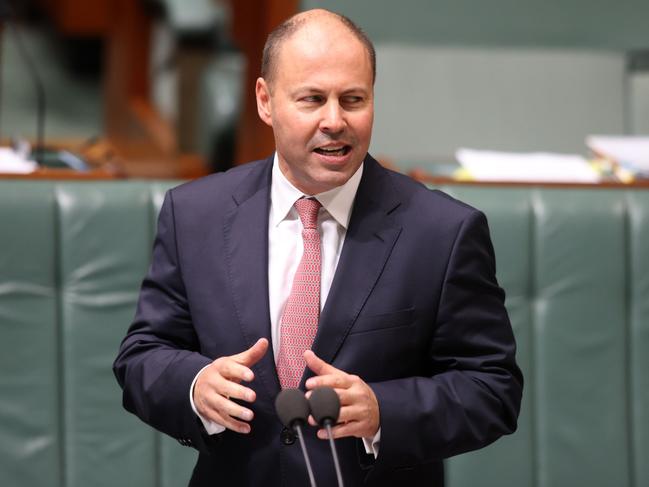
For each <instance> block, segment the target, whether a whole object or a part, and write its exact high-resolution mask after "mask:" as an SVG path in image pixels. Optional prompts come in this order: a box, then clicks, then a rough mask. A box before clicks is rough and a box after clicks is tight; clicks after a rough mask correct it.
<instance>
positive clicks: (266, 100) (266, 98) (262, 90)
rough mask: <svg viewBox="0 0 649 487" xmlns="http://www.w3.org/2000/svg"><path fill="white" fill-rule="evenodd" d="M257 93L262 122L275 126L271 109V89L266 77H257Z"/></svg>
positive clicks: (258, 110)
mask: <svg viewBox="0 0 649 487" xmlns="http://www.w3.org/2000/svg"><path fill="white" fill-rule="evenodd" d="M255 95H256V97H257V113H258V114H259V118H261V120H262V122H264V123H265V124H266V125H268V126H269V127H272V126H273V118H272V117H271V110H270V105H271V101H270V89H269V87H268V83H266V80H265V79H264V78H257V83H256V85H255Z"/></svg>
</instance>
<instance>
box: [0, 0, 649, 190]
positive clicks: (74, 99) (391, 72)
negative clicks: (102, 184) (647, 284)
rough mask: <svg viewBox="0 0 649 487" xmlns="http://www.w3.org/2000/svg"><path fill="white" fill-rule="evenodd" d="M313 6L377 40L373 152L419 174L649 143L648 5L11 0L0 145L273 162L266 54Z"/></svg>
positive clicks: (610, 0)
mask: <svg viewBox="0 0 649 487" xmlns="http://www.w3.org/2000/svg"><path fill="white" fill-rule="evenodd" d="M313 7H325V8H328V9H332V10H334V11H338V12H341V13H344V14H346V15H348V16H349V17H351V18H352V19H353V20H355V21H356V22H357V23H358V24H359V25H360V26H361V27H362V28H364V29H365V30H366V31H367V33H368V34H369V36H370V37H371V38H372V39H373V41H374V42H375V44H376V47H377V52H378V77H377V83H376V117H375V130H374V135H373V139H372V145H371V152H372V153H373V155H374V156H376V157H378V158H379V159H380V160H382V161H383V162H384V163H385V164H387V165H391V166H393V167H395V168H397V169H399V170H402V171H404V172H412V171H414V170H419V171H423V172H428V173H433V174H434V173H440V172H443V168H444V166H445V165H446V164H449V163H452V162H454V161H455V152H456V150H457V149H458V148H460V147H474V148H480V149H489V150H502V151H551V152H559V153H574V154H582V155H587V153H588V149H587V147H586V144H585V139H586V137H587V136H588V135H590V134H612V135H636V134H648V133H649V30H648V29H646V25H647V21H648V20H649V2H647V1H646V0H615V1H614V0H600V1H598V2H593V1H591V0H544V1H542V2H541V1H536V2H534V1H530V2H520V1H517V0H491V1H489V2H475V1H470V0H410V1H408V2H392V1H389V0H356V1H354V2H346V1H343V0H302V1H295V0H289V1H280V0H259V1H252V0H238V1H234V0H232V1H227V0H93V1H92V2H88V1H84V0H3V1H0V11H1V12H2V29H1V36H2V37H1V42H2V45H1V47H2V50H1V54H0V69H1V74H0V138H1V139H2V140H3V141H5V145H8V144H13V146H14V147H19V146H20V144H21V142H23V143H24V142H27V143H30V144H31V146H32V147H35V146H38V145H39V138H42V139H44V145H45V148H46V149H47V150H45V151H43V153H42V154H40V157H38V153H36V154H35V156H34V158H36V159H40V160H39V162H45V163H46V165H50V166H54V167H57V166H61V167H68V166H70V165H72V166H74V163H75V161H74V160H72V161H68V160H67V159H69V157H67V159H66V158H63V160H62V161H61V160H58V159H61V158H60V157H58V156H59V155H60V152H59V151H60V150H61V149H65V150H66V151H68V152H69V153H70V154H71V155H72V156H78V157H79V159H80V160H81V161H80V162H79V161H77V165H83V164H86V169H88V168H90V169H92V170H95V171H98V170H103V171H104V172H105V173H106V174H108V175H112V176H126V177H152V178H159V177H182V178H186V177H195V176H200V175H202V174H207V173H209V172H213V171H220V170H225V169H227V168H229V167H231V166H233V165H236V164H239V163H242V162H246V161H250V160H253V159H258V158H262V157H266V156H267V155H269V154H270V153H271V152H272V150H273V140H272V134H271V132H270V130H269V129H268V128H267V127H265V126H264V125H263V124H262V123H261V122H260V121H259V120H258V117H257V113H256V107H255V103H254V80H255V78H256V77H257V76H258V74H259V63H260V57H261V49H262V46H263V43H264V40H265V37H266V35H267V34H268V32H269V31H270V30H271V29H272V28H273V27H275V26H276V25H277V24H278V23H279V22H280V21H281V20H283V19H284V18H286V17H288V16H290V15H291V14H293V13H295V12H297V11H299V10H303V9H308V8H313ZM39 87H40V92H41V95H40V96H39ZM39 127H40V128H39ZM52 154H54V155H52Z"/></svg>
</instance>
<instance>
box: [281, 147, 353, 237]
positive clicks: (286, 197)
mask: <svg viewBox="0 0 649 487" xmlns="http://www.w3.org/2000/svg"><path fill="white" fill-rule="evenodd" d="M363 165H364V164H363V163H362V164H361V165H360V167H359V168H358V169H357V170H356V172H355V173H354V174H353V175H352V177H351V178H349V179H348V180H347V182H346V183H345V184H343V185H342V186H337V187H335V188H333V189H330V190H329V191H325V192H324V193H319V194H316V195H306V194H304V193H303V192H302V191H300V190H299V189H297V188H296V187H295V186H293V185H292V184H291V183H290V181H289V180H288V179H286V176H284V174H283V173H282V171H281V169H280V168H279V163H278V161H277V152H275V156H274V158H273V171H272V182H271V188H270V198H271V208H272V209H271V215H270V220H271V221H270V224H271V225H273V226H277V225H279V223H280V222H281V221H283V220H284V219H285V218H286V217H287V215H288V213H289V212H290V211H291V208H292V207H293V204H294V203H295V202H296V201H297V200H298V199H300V198H302V197H304V196H307V197H308V196H313V197H315V199H317V200H318V201H319V202H320V204H321V205H322V207H323V208H324V209H325V210H327V212H328V213H329V214H330V215H331V216H332V218H333V219H334V220H336V222H338V224H339V225H342V226H343V227H344V228H345V229H347V226H348V225H349V219H350V218H351V214H352V206H353V204H354V198H355V197H356V191H357V190H358V185H359V184H360V182H361V177H362V176H363Z"/></svg>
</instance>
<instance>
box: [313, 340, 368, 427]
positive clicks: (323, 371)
mask: <svg viewBox="0 0 649 487" xmlns="http://www.w3.org/2000/svg"><path fill="white" fill-rule="evenodd" d="M304 360H306V364H307V366H308V367H309V368H310V369H311V370H312V371H313V372H315V374H316V375H317V377H311V378H310V379H309V380H307V381H306V387H307V389H309V390H312V389H316V388H318V387H324V386H327V387H332V388H333V389H334V390H335V391H336V393H337V394H338V397H339V399H340V416H339V417H338V423H337V424H336V426H334V427H333V428H332V433H333V437H334V438H344V437H346V436H355V437H357V438H367V439H371V438H373V437H374V435H376V432H377V431H378V430H379V425H380V423H379V403H378V401H377V400H376V395H374V391H373V390H372V388H371V387H370V386H368V385H367V384H366V383H365V382H364V381H363V379H361V378H360V377H358V376H356V375H350V374H347V373H346V372H343V371H342V370H339V369H337V368H335V367H333V366H332V365H329V364H328V363H326V362H325V361H323V360H322V359H320V358H318V356H316V354H315V353H313V352H312V351H311V350H307V351H306V352H304ZM309 423H310V424H311V425H312V426H316V422H315V420H314V419H313V417H311V416H309ZM318 438H320V439H325V438H327V432H326V430H324V429H320V430H318Z"/></svg>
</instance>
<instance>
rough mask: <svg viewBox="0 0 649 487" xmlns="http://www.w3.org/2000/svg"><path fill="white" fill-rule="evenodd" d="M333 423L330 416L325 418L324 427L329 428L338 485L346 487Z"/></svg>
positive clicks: (328, 434)
mask: <svg viewBox="0 0 649 487" xmlns="http://www.w3.org/2000/svg"><path fill="white" fill-rule="evenodd" d="M332 424H333V421H331V420H330V419H329V418H327V419H325V420H324V427H325V429H326V430H327V437H328V438H329V446H330V447H331V454H332V456H333V457H334V468H335V469H336V477H337V478H338V487H344V484H343V475H342V472H341V471H340V462H339V461H338V452H337V451H336V444H335V443H334V438H333V432H332V431H331V425H332Z"/></svg>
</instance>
